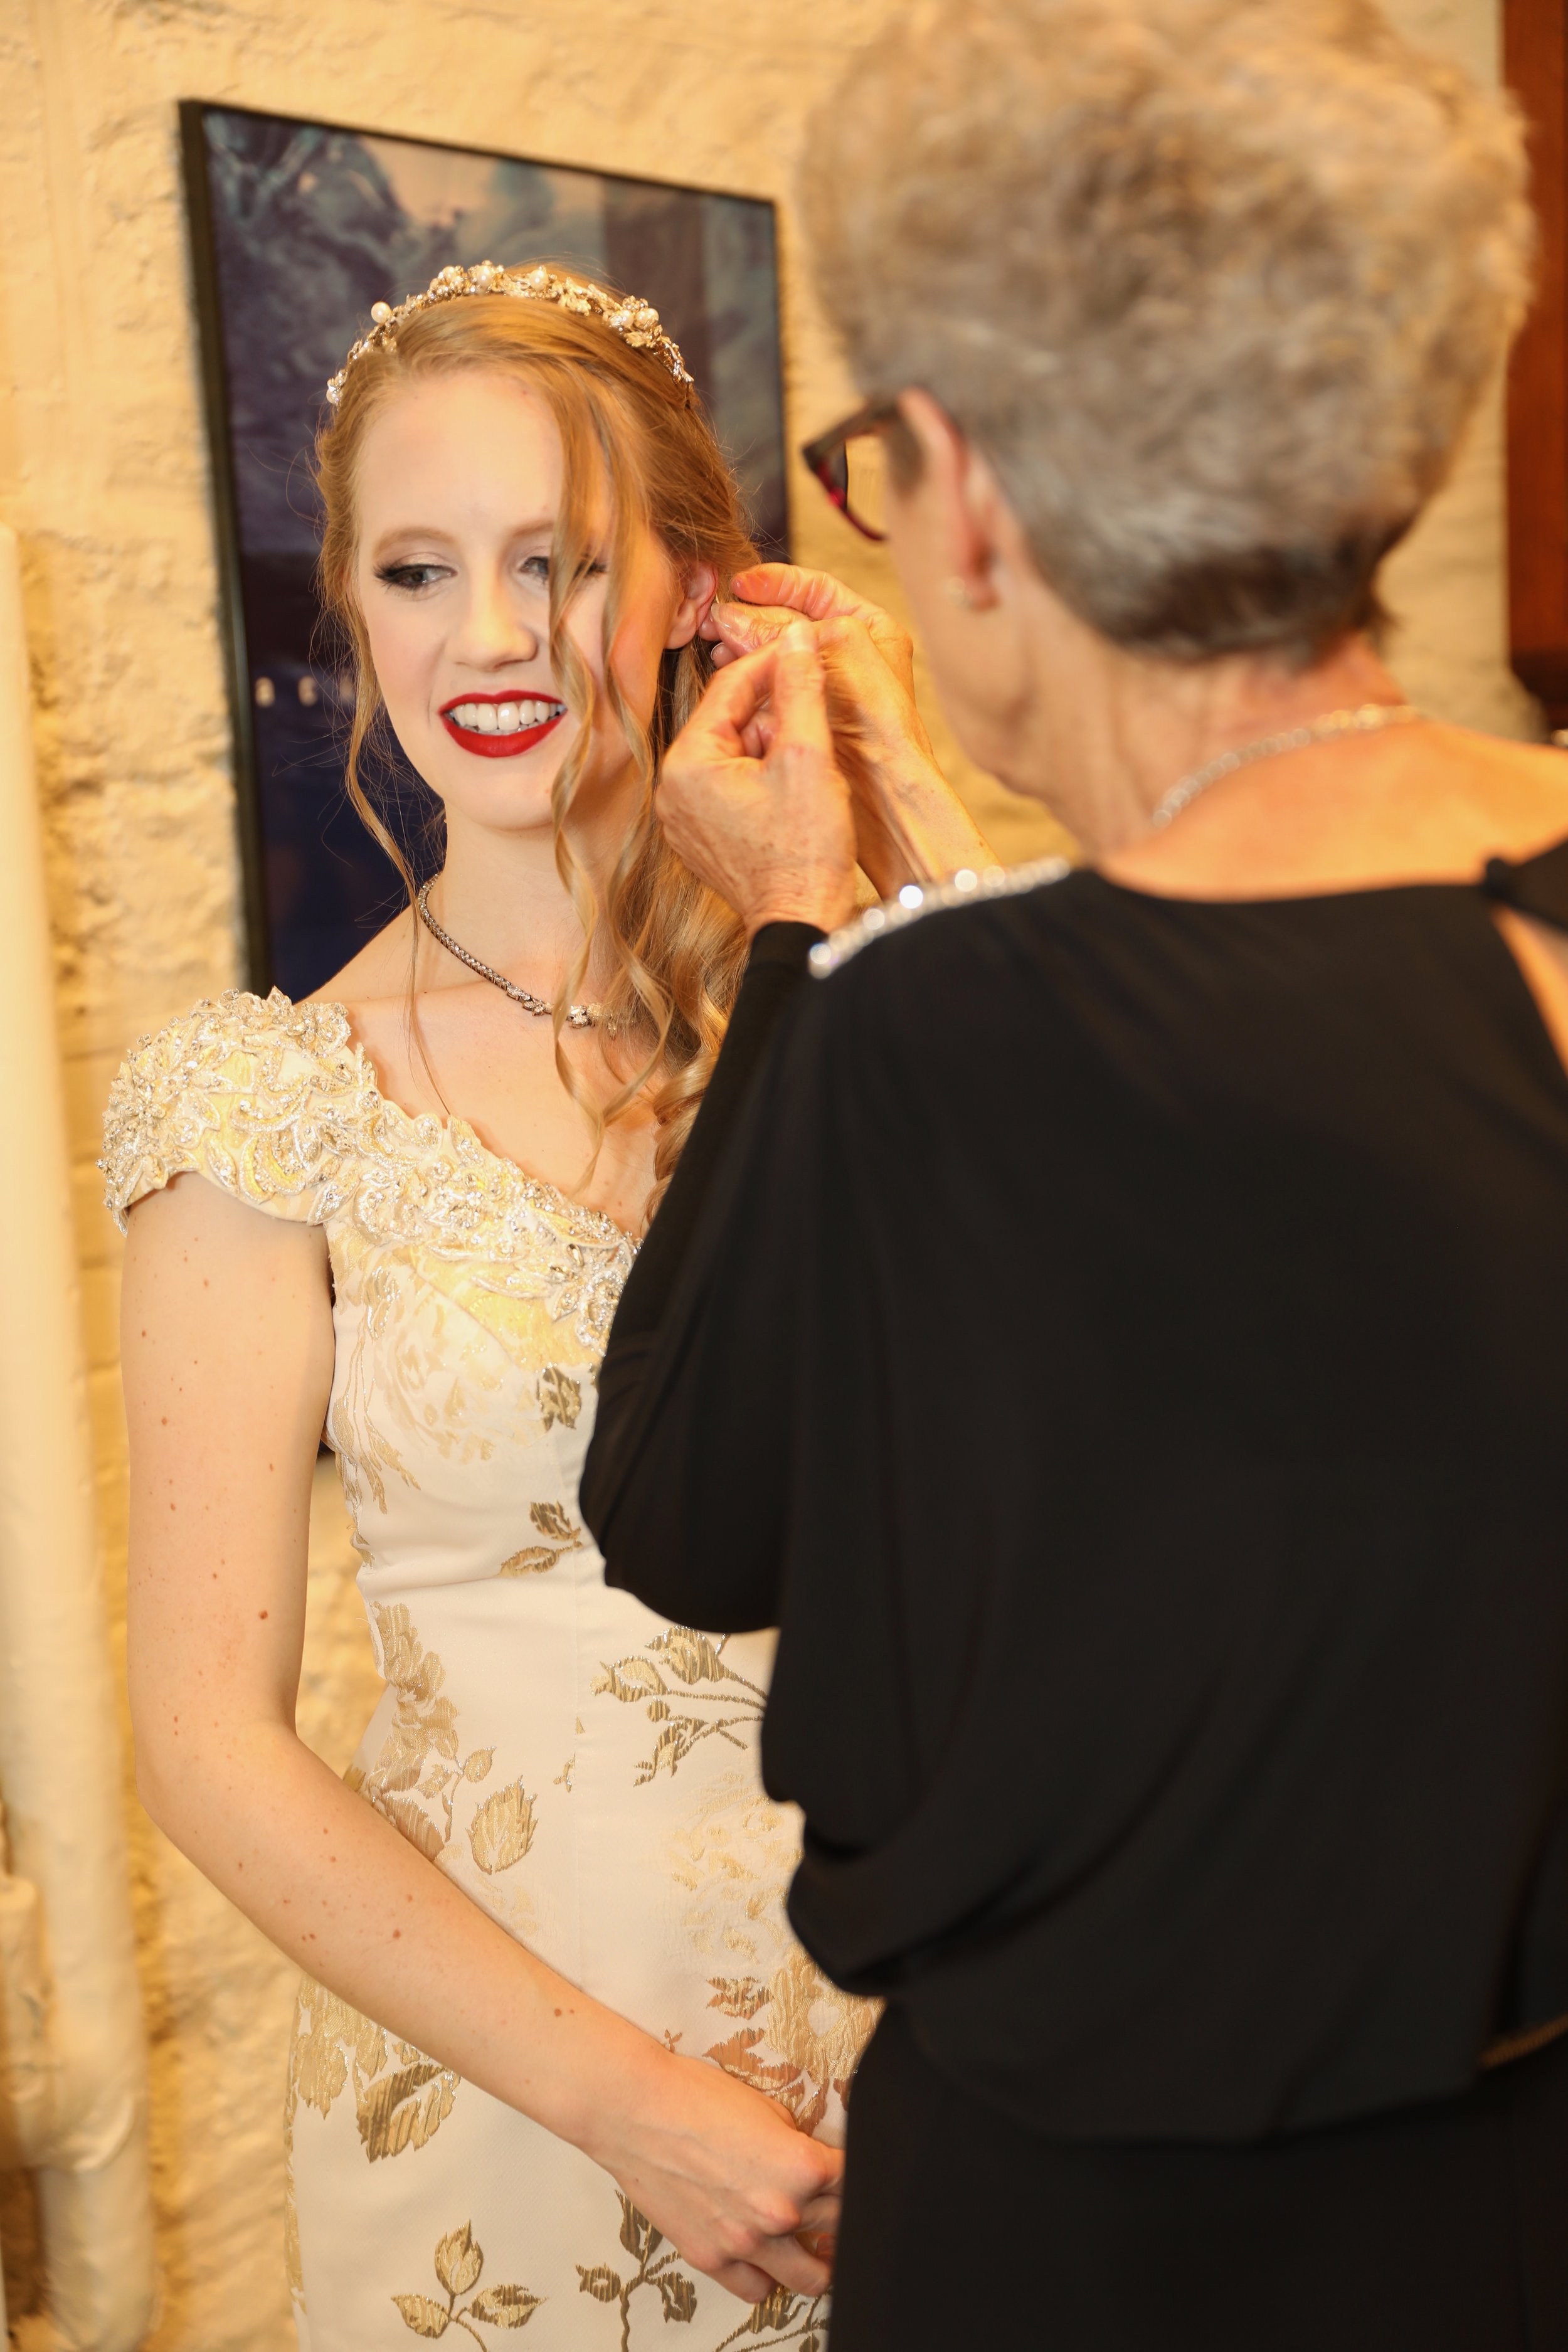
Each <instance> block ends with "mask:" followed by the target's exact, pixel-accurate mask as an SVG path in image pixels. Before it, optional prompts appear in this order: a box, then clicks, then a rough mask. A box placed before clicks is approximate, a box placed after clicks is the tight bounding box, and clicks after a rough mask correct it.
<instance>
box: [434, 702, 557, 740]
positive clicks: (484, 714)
mask: <svg viewBox="0 0 1568 2352" xmlns="http://www.w3.org/2000/svg"><path fill="white" fill-rule="evenodd" d="M565 707H566V706H565V704H564V703H562V702H545V701H541V700H538V699H533V700H530V701H526V702H525V701H517V702H455V703H454V704H453V705H452V708H451V709H450V710H449V711H448V712H447V717H448V718H449V719H451V720H452V722H453V724H454V725H455V726H458V727H464V728H467V730H468V732H469V734H470V735H521V733H522V732H523V731H524V730H526V729H528V728H530V727H542V726H543V725H544V724H545V722H546V720H547V719H558V718H559V717H560V716H561V715H562V713H563V710H564V709H565Z"/></svg>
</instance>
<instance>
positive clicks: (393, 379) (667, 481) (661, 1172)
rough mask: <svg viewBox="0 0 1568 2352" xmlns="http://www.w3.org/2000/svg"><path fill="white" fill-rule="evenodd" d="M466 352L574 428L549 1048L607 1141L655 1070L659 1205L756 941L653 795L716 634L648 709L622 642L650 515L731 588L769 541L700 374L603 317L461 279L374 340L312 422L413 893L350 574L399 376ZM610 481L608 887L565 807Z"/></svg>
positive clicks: (361, 805) (557, 622)
mask: <svg viewBox="0 0 1568 2352" xmlns="http://www.w3.org/2000/svg"><path fill="white" fill-rule="evenodd" d="M517 267H518V268H526V267H528V265H527V264H526V263H520V264H518V265H517ZM473 368H497V369H502V370H505V371H506V372H507V373H509V374H511V375H514V376H516V377H519V378H521V380H522V381H523V382H524V383H526V384H527V385H528V387H529V389H530V390H531V392H533V393H535V394H537V395H538V397H539V398H540V399H541V400H542V402H543V403H544V404H545V405H546V407H547V408H548V409H549V411H550V414H551V415H552V418H553V419H554V422H555V425H556V428H557V430H558V432H559V434H560V436H561V447H562V457H563V495H562V500H561V509H560V513H559V515H558V517H557V519H556V524H555V533H554V541H553V547H552V558H551V567H550V636H549V645H550V660H551V666H552V671H553V674H554V677H555V679H556V681H557V685H558V688H559V690H560V692H561V695H562V697H563V699H564V701H565V702H566V705H567V707H568V709H571V710H572V712H573V713H574V716H575V718H576V719H577V720H578V731H577V736H576V740H575V741H574V744H573V747H572V749H571V751H570V752H569V753H568V755H567V757H566V759H565V760H564V761H563V762H562V765H561V770H560V772H559V773H558V775H557V776H556V779H555V783H554V787H553V792H552V817H553V822H554V835H555V863H556V867H557V870H558V872H559V873H560V876H561V879H562V881H563V884H564V886H565V887H566V890H567V891H568V893H569V895H570V897H571V899H572V903H573V906H574V908H575V909H576V912H577V916H578V919H579V921H580V922H581V924H582V929H583V939H582V945H581V947H580V949H579V950H578V952H577V955H576V957H575V959H574V962H573V965H572V969H571V971H570V973H569V974H568V976H567V980H566V984H565V986H564V987H563V989H562V990H561V992H560V997H559V1002H558V1003H557V1005H556V1009H555V1014H554V1026H555V1066H556V1069H557V1071H558V1073H559V1075H560V1078H561V1082H562V1084H563V1086H564V1087H565V1088H566V1090H567V1092H568V1093H569V1094H570V1096H571V1097H572V1098H573V1100H574V1102H576V1103H577V1104H578V1106H579V1108H581V1109H582V1110H583V1112H584V1116H585V1117H586V1118H587V1120H588V1122H589V1126H590V1129H591V1130H592V1134H593V1145H594V1151H595V1155H596V1153H597V1150H598V1145H599V1142H600V1140H601V1139H602V1138H603V1135H604V1131H605V1127H606V1126H608V1125H609V1124H610V1123H611V1122H612V1121H613V1120H615V1119H616V1118H619V1117H621V1116H622V1115H623V1113H624V1112H625V1111H626V1109H627V1108H629V1106H630V1105H631V1104H632V1103H633V1102H634V1101H635V1100H636V1099H637V1097H638V1096H639V1095H641V1094H642V1092H643V1091H644V1089H645V1088H646V1087H648V1085H649V1083H650V1081H651V1082H653V1089H654V1090H653V1094H652V1105H653V1110H654V1115H655V1118H656V1119H657V1121H658V1142H657V1145H656V1150H655V1160H654V1172H655V1184H654V1191H653V1194H652V1196H651V1199H650V1202H649V1212H648V1213H649V1214H650V1215H651V1214H652V1212H653V1209H654V1208H655V1207H656V1206H657V1204H658V1200H659V1198H660V1196H661V1195H662V1192H663V1190H664V1187H665V1186H666V1184H668V1181H669V1178H670V1175H671V1173H672V1172H673V1171H674V1168H675V1164H676V1161H677V1160H678V1159H679V1156H680V1150H681V1147H682V1145H683V1144H684V1142H685V1140H686V1137H687V1134H688V1132H689V1129H690V1126H691V1122H692V1120H693V1119H694V1118H695V1117H696V1115H697V1109H698V1106H699V1104H700V1101H701V1098H702V1093H703V1089H704V1088H705V1087H706V1086H707V1083H708V1079H709V1076H710V1073H711V1071H712V1067H713V1064H714V1060H715V1058H716V1056H717V1055H718V1051H719V1047H720V1045H721V1043H722V1041H723V1035H724V1029H725V1025H726V1024H727V1022H728V1020H729V1015H730V1011H731V1006H732V1005H733V1003H734V1000H735V993H736V991H737V989H738V987H739V985H740V978H741V971H742V966H743V964H744V961H745V952H746V943H745V936H744V932H743V930H742V926H741V923H740V921H739V920H738V919H737V917H736V916H735V914H734V912H733V910H732V909H731V908H730V907H728V906H727V905H726V904H725V902H724V901H723V900H722V899H721V898H719V897H718V896H717V895H716V894H715V893H714V892H713V891H711V890H710V889H709V888H707V887H706V886H705V885H704V884H702V883H701V882H700V881H699V880H698V879H697V877H695V876H694V875H693V874H692V873H691V872H690V871H689V869H688V868H687V867H686V866H683V865H682V863H681V861H680V860H679V857H677V856H676V855H675V853H674V851H673V850H672V849H671V848H670V847H669V845H668V842H667V841H666V840H665V838H664V835H663V832H662V830H661V828H660V825H659V823H658V814H657V812H656V808H655V798H654V794H655V786H656V784H657V782H658V768H659V761H660V760H661V759H662V757H663V755H664V751H665V750H666V747H667V746H668V743H669V741H670V740H671V738H672V737H673V736H674V735H675V734H676V733H677V731H678V730H679V728H680V727H681V726H683V725H684V723H685V721H686V719H688V718H689V715H690V713H691V712H692V710H693V709H695V708H696V705H697V702H698V700H699V698H700V696H701V693H702V690H703V688H704V687H705V686H706V684H707V682H708V678H709V676H710V656H709V652H708V648H707V646H706V645H704V644H703V643H702V642H701V641H700V640H698V639H694V640H693V641H692V643H691V644H690V645H688V646H679V647H678V648H674V649H671V650H670V651H668V652H667V653H666V654H665V656H664V657H663V664H662V668H661V671H660V676H659V680H658V696H657V699H656V703H655V708H654V710H653V713H652V716H651V719H650V720H649V721H648V722H647V723H646V724H645V723H644V722H643V720H642V719H640V718H639V717H638V715H637V712H636V711H634V710H633V709H631V708H630V707H629V706H628V704H627V702H626V698H625V696H624V694H623V692H622V689H621V686H620V682H619V680H618V678H617V677H616V669H615V665H614V661H613V658H612V649H613V647H614V645H615V642H616V635H617V632H618V629H619V625H620V622H621V618H622V615H623V612H624V597H625V583H626V579H627V577H628V573H629V559H630V557H631V554H632V551H633V547H634V543H635V541H636V539H637V532H638V530H639V526H640V527H641V528H642V529H646V530H647V531H649V532H651V534H652V536H653V538H654V539H655V540H656V541H658V544H659V545H660V546H661V547H662V548H663V549H664V550H665V551H666V553H667V554H668V556H669V557H670V559H671V560H672V562H674V563H675V564H676V566H677V567H678V568H680V567H686V566H690V565H693V564H711V565H712V566H713V568H714V570H715V571H716V572H717V573H718V576H719V588H720V593H721V594H722V593H724V592H725V591H726V590H727V589H728V587H729V584H730V582H731V579H732V578H733V577H734V575H735V573H736V572H739V571H742V570H743V569H744V567H745V566H746V565H747V564H749V563H752V562H755V560H756V550H755V548H754V547H753V545H752V539H751V536H750V533H749V530H748V529H747V525H746V520H745V514H744V510H743V509H742V503H741V499H740V493H739V491H738V489H737V488H736V485H735V481H734V478H733V477H732V476H731V472H730V469H729V467H728V466H727V465H726V463H725V460H724V456H723V453H722V451H721V448H720V446H719V444H718V441H717V439H716V438H715V436H714V434H713V429H712V427H711V425H710V423H709V421H708V419H707V416H706V415H705V414H704V413H703V410H702V408H701V407H700V404H699V403H698V400H697V398H696V396H695V394H693V392H692V391H691V389H690V387H689V385H685V384H681V383H678V382H677V381H676V379H675V378H674V377H673V376H672V375H671V374H670V373H669V372H668V369H667V368H666V367H665V366H664V365H663V363H662V362H660V361H659V360H658V358H656V357H654V356H652V355H650V354H648V353H647V352H638V351H636V350H633V349H632V348H631V347H629V346H628V345H627V344H626V343H624V342H623V341H621V339H620V337H619V336H618V335H617V334H616V332H615V331H614V330H613V329H611V328H609V327H607V326H605V325H604V324H602V323H601V322H600V320H597V319H595V318H592V317H586V316H580V315H578V314H576V313H574V312H571V311H566V310H561V309H559V308H557V307H556V306H555V305H554V304H552V303H548V302H542V301H538V302H535V301H522V300H519V299H516V298H515V297H512V296H507V295H499V294H498V295H473V296H468V297H465V298H464V299H462V300H459V301H452V302H446V303H441V304H437V305H436V306H433V307H432V308H431V309H430V310H424V311H420V312H418V313H416V315H415V316H414V317H413V318H411V319H409V320H406V321H405V322H404V323H403V324H401V325H400V326H399V328H398V331H397V338H396V342H395V347H393V348H383V349H380V350H374V351H371V352H366V353H364V354H363V357H362V358H360V359H358V360H356V361H355V362H354V364H353V367H352V368H351V369H350V370H349V373H348V377H347V380H346V382H345V383H344V385H343V388H342V397H341V400H340V402H339V404H338V407H337V409H336V411H335V414H333V415H331V416H330V417H328V418H327V419H325V420H324V421H323V424H322V425H321V430H320V432H319V433H318V435H317V438H316V451H315V458H316V480H317V484H318V487H319V488H320V492H321V503H322V509H323V517H324V522H323V530H322V538H321V562H320V580H321V596H322V601H323V604H325V606H326V609H327V611H328V612H329V614H331V615H332V616H333V617H334V618H335V620H336V622H337V623H338V624H339V625H340V626H341V628H342V632H343V634H344V635H345V636H346V638H347V641H348V646H349V650H350V654H351V656H352V660H353V669H354V674H355V697H354V708H353V726H352V730H351V733H350V738H349V744H348V755H347V776H346V781H347V785H348V792H349V796H350V798H351V800H352V801H353V804H354V807H355V808H356V810H357V811H358V813H359V814H360V817H361V818H362V820H363V823H364V824H365V826H366V827H367V828H368V830H369V832H370V833H371V835H373V836H374V839H375V841H376V842H377V843H378V844H379V845H380V846H381V848H382V849H383V850H384V852H385V853H386V856H388V857H389V858H390V859H391V861H392V863H393V865H394V866H395V867H396V869H397V871H398V873H399V875H400V876H401V877H402V879H403V882H404V885H405V888H406V890H407V892H408V897H409V904H410V907H412V905H413V901H414V895H415V889H416V881H415V877H414V874H413V872H412V870H411V867H410V866H409V862H408V858H407V856H406V854H405V850H404V848H403V846H402V845H401V843H400V842H399V841H398V839H397V837H396V835H395V832H394V831H393V829H392V827H391V825H390V824H388V822H387V817H386V813H385V812H384V810H383V809H382V808H381V807H379V806H378V805H377V802H376V798H375V795H374V792H373V791H372V790H371V789H370V788H369V787H368V785H367V783H366V780H365V775H364V772H363V771H364V766H365V761H366V757H367V753H369V752H370V751H373V750H374V740H375V736H376V731H377V730H378V729H380V728H381V727H383V726H384V723H385V712H384V704H383V701H382V697H381V691H380V688H379V685H378V683H377V680H376V676H375V668H374V663H373V662H372V660H371V653H370V640H369V635H368V632H367V630H366V627H365V622H364V616H363V613H362V612H361V610H360V606H359V603H358V599H357V597H356V594H355V589H354V573H355V565H356V560H357V555H358V539H359V529H358V517H357V513H356V501H355V496H354V491H355V481H356V475H357V469H358V465H359V458H360V453H361V451H362V449H363V445H364V438H365V435H366V432H367V431H368V429H369V427H370V425H371V424H372V423H373V422H374V418H375V417H376V416H377V415H379V414H380V412H381V410H382V409H383V408H384V406H385V405H386V404H387V402H388V401H389V400H390V399H391V398H393V397H394V396H395V394H396V393H397V392H398V390H399V389H400V388H402V387H403V386H405V385H407V384H409V383H416V382H419V381H422V380H426V381H427V380H428V379H429V378H431V377H432V376H438V375H442V374H447V373H456V372H458V371H459V370H464V369H473ZM600 494H603V495H604V496H605V499H606V500H607V504H608V507H609V510H610V512H611V515H612V516H613V519H614V520H613V539H612V543H611V547H610V550H609V560H608V565H607V571H608V581H607V593H606V596H605V618H604V647H605V686H604V688H603V689H602V690H603V692H604V693H605V695H606V696H607V697H608V699H609V702H610V706H611V709H612V711H613V713H614V717H615V719H616V724H617V726H618V727H619V728H620V729H621V730H622V732H623V733H624V735H625V738H626V744H627V746H628V748H629V750H630V752H631V755H632V759H633V761H634V764H635V766H636V768H637V772H638V775H639V776H640V779H641V786H642V789H641V796H640V799H639V801H638V803H637V811H636V814H635V815H634V817H633V819H632V822H631V824H630V825H629V826H628V828H627V831H626V837H625V839H624V841H623V842H622V844H621V846H620V850H619V853H618V855H617V856H616V861H615V864H614V866H613V869H612V870H611V872H610V874H609V875H608V877H606V878H605V881H604V882H603V884H602V885H601V886H600V887H597V888H596V887H595V884H594V882H593V880H592V879H591V877H589V875H588V874H587V873H586V872H585V871H584V867H583V866H582V864H581V862H580V861H579V859H578V857H577V856H576V853H575V851H574V847H573V845H572V837H571V818H572V807H573V802H574V798H575V796H576V793H577V790H578V787H579V784H580V782H581V780H582V775H583V771H584V764H585V762H586V760H587V757H588V752H589V748H590V744H591V740H592V735H593V729H594V721H595V705H596V701H597V697H598V694H599V692H600V689H599V688H596V687H595V680H594V677H593V676H592V673H591V672H590V670H589V669H588V667H587V665H586V664H585V663H584V661H583V659H582V657H581V656H580V654H579V653H578V651H577V648H576V646H574V643H573V641H572V638H571V636H570V635H569V634H568V631H567V626H566V623H567V616H568V614H569V613H570V610H571V607H572V603H573V600H574V597H575V596H576V594H577V593H578V592H579V590H580V589H581V587H582V586H583V583H584V581H586V579H587V578H588V576H589V573H590V569H591V567H592V565H593V564H594V563H595V561H596V560H598V557H599V555H600V552H601V551H600V549H599V547H598V546H597V545H596V544H595V540H594V536H593V533H592V530H591V528H590V525H591V520H592V518H593V515H594V512H595V506H596V504H597V500H598V498H599V496H600ZM596 944H597V945H600V946H603V945H605V944H607V946H608V948H609V950H610V962H611V967H612V974H611V978H610V980H609V982H608V984H607V985H606V986H605V989H603V990H602V991H601V998H602V1002H603V1003H604V1006H605V1016H606V1025H607V1026H608V1028H609V1029H610V1032H611V1034H614V1035H615V1036H616V1038H617V1039H624V1040H626V1041H628V1042H629V1045H630V1051H631V1057H632V1060H633V1062H634V1064H635V1067H634V1068H633V1069H632V1070H631V1072H630V1074H629V1075H628V1076H626V1079H625V1082H624V1083H623V1084H622V1085H621V1087H619V1088H618V1089H617V1091H616V1093H615V1094H614V1095H613V1096H612V1097H611V1099H610V1100H609V1102H607V1103H606V1104H605V1105H603V1106H599V1105H596V1104H595V1102H593V1101H592V1100H591V1099H590V1098H589V1097H588V1096H587V1095H586V1093H585V1091H584V1087H583V1086H582V1083H581V1081H580V1080H579V1078H578V1076H577V1074H576V1072H575V1071H574V1069H573V1067H572V1066H571V1064H570V1062H569V1061H568V1059H567V1057H566V1055H565V1053H564V1052H563V1047H562V1042H561V1032H562V1028H563V1023H564V1020H565V1014H566V1007H567V1005H568V1004H569V1003H571V1001H572V999H573V998H574V996H575V994H576V993H577V992H578V990H579V988H580V987H581V985H582V983H583V981H584V976H585V974H586V971H587V969H588V963H589V959H590V957H591V955H592V954H593V953H594V950H595V945H596ZM591 1164H592V1163H590V1165H591Z"/></svg>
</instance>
